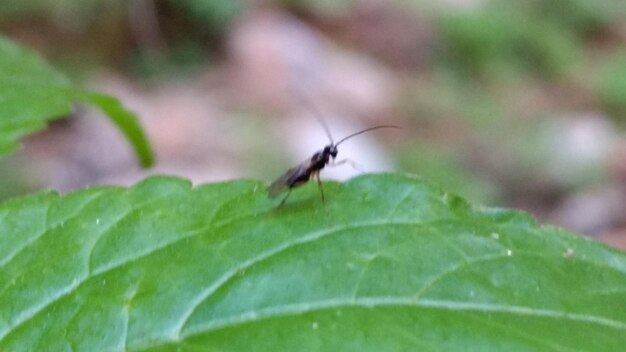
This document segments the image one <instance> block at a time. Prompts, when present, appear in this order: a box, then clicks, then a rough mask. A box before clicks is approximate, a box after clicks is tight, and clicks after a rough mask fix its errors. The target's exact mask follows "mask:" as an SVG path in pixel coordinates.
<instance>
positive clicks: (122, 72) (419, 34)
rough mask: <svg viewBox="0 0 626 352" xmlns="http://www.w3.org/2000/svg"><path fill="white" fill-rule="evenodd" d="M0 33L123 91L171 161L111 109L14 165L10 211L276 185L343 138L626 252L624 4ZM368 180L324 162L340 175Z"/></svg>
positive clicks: (5, 16) (394, 4)
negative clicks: (133, 135) (73, 195)
mask: <svg viewBox="0 0 626 352" xmlns="http://www.w3.org/2000/svg"><path fill="white" fill-rule="evenodd" d="M0 32H1V33H2V35H4V36H7V37H9V38H11V39H13V40H14V41H17V42H18V43H20V44H22V45H24V46H27V47H30V48H32V49H34V50H35V51H37V52H38V53H40V54H41V55H42V56H44V57H45V58H46V59H47V60H48V61H49V62H50V63H51V64H52V65H54V66H55V67H56V68H58V69H59V70H61V71H62V72H64V73H65V74H66V75H67V76H69V77H70V78H72V79H73V80H74V81H75V82H77V83H79V84H82V85H84V86H86V87H89V88H91V89H94V90H101V91H105V92H107V93H110V94H112V95H114V96H116V97H118V98H120V99H121V100H122V101H123V103H124V104H125V105H126V106H127V107H128V108H130V109H131V110H133V111H135V112H136V113H137V114H138V115H139V117H140V119H141V121H142V123H143V125H144V127H145V128H146V130H147V132H148V134H149V137H150V139H151V141H152V143H153V146H154V148H155V150H156V153H157V165H156V167H155V168H154V169H151V170H141V169H140V168H139V167H138V166H137V162H136V160H135V159H134V155H133V154H132V151H131V149H130V147H129V146H128V145H127V143H126V142H125V140H124V139H123V138H122V137H121V135H120V134H119V133H118V131H117V130H116V129H115V128H114V127H113V126H112V124H111V123H110V122H109V121H108V120H107V119H106V118H105V117H104V116H103V115H102V114H101V113H100V112H98V111H96V110H93V109H90V108H85V107H81V106H77V107H76V111H75V113H74V114H73V116H72V117H70V118H69V119H66V120H61V121H58V122H54V123H53V124H52V125H51V126H50V128H49V129H47V130H46V131H44V132H42V133H39V134H36V135H33V136H31V137H29V138H27V140H26V141H25V143H24V146H23V148H22V149H21V150H20V151H19V152H17V153H15V154H13V155H11V156H9V157H7V158H3V159H0V199H6V198H8V197H11V196H15V195H19V194H24V193H27V192H32V191H34V190H39V189H45V188H54V189H58V190H60V191H63V192H67V191H70V190H73V189H77V188H81V187H85V186H88V185H97V184H122V185H129V184H132V183H134V182H137V181H139V180H141V179H142V178H144V177H146V176H147V175H149V174H173V175H179V176H183V177H186V178H190V179H192V180H193V181H194V183H201V182H209V181H220V180H227V179H232V178H254V179H262V180H266V181H272V180H273V179H274V178H276V177H278V176H280V174H282V173H283V172H284V171H286V170H287V169H288V168H289V167H291V166H293V165H295V164H297V163H298V162H301V161H302V160H304V159H306V158H308V157H310V156H311V155H312V153H314V152H315V151H316V150H318V149H321V148H322V147H323V146H324V145H326V144H328V137H327V136H326V134H325V132H324V129H323V128H322V126H321V125H320V122H319V121H318V119H316V117H315V115H321V116H323V119H324V120H325V121H326V123H327V124H328V125H329V127H330V130H331V132H332V135H333V137H334V139H335V141H336V140H338V139H339V138H341V137H342V136H345V135H347V134H349V133H351V132H354V131H356V130H359V129H362V128H366V127H369V126H373V125H376V124H383V123H385V124H387V123H392V124H397V125H400V126H402V129H401V130H393V129H383V130H378V131H374V132H372V133H369V134H364V135H362V136H359V137H357V138H355V139H353V140H351V141H350V142H346V143H345V144H342V145H341V147H340V149H339V154H340V155H339V159H342V158H344V157H345V158H350V159H352V160H353V161H354V162H355V163H357V165H358V168H359V169H362V170H365V171H368V172H374V171H384V170H396V171H400V172H407V173H413V174H417V175H421V176H422V177H423V178H425V179H427V180H429V181H430V182H432V183H435V184H439V185H440V186H441V187H444V188H446V189H448V190H451V191H454V192H456V193H459V194H460V195H462V196H463V197H465V198H467V199H468V200H469V201H470V202H472V203H474V204H484V205H489V206H504V207H513V208H518V209H522V210H525V211H528V212H530V213H532V214H533V215H535V216H536V217H537V218H538V219H539V221H541V222H542V223H544V224H554V225H559V226H564V227H567V228H569V229H572V230H575V231H578V232H581V233H584V234H586V235H589V236H594V237H596V238H598V239H600V240H602V241H605V242H607V243H609V244H612V245H615V246H618V247H621V248H623V249H624V248H626V132H625V129H624V124H626V5H624V2H623V0H599V1H587V0H519V1H513V0H502V1H488V0H445V1H434V0H404V1H399V0H396V1H393V0H388V1H383V0H332V1H330V0H282V1H281V0H274V1H270V0H265V1H261V0H258V1H254V0H250V1H244V0H239V1H237V0H233V1H221V0H19V1H18V0H10V1H2V2H0ZM355 173H358V171H356V170H355V169H353V168H351V167H350V166H347V165H344V166H341V167H337V168H332V169H329V170H327V169H325V170H324V172H323V173H322V175H323V176H324V177H325V178H337V179H344V178H346V177H350V176H351V175H354V174H355Z"/></svg>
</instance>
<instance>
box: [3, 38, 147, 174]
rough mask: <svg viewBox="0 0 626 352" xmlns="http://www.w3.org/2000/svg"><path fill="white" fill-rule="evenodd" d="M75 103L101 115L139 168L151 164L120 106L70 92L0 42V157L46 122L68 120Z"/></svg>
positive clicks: (35, 61)
mask: <svg viewBox="0 0 626 352" xmlns="http://www.w3.org/2000/svg"><path fill="white" fill-rule="evenodd" d="M77 101H80V102H84V103H88V104H92V105H95V106H97V107H98V108H100V109H101V110H103V111H104V112H105V113H106V114H107V115H108V116H109V117H110V118H111V120H112V121H113V122H114V123H115V124H116V125H117V126H118V128H120V130H121V131H122V133H123V134H124V135H125V136H126V137H127V138H128V139H129V141H130V142H131V144H132V145H133V147H134V148H135V150H136V152H137V155H138V158H139V160H140V163H141V165H143V166H149V165H150V164H152V159H153V156H152V152H151V150H150V146H149V144H148V141H147V139H146V137H145V135H144V133H143V131H142V129H141V127H140V126H139V123H138V121H137V118H136V117H135V115H134V114H132V113H131V112H129V111H128V110H126V109H124V108H123V107H122V105H121V104H120V103H119V101H117V100H116V99H114V98H112V97H110V96H107V95H103V94H98V93H92V92H86V91H83V90H80V89H78V88H76V87H74V86H73V85H71V84H70V83H69V81H68V80H67V79H66V78H65V77H63V76H62V75H60V74H59V73H58V72H56V71H55V70H53V69H52V68H50V67H49V66H48V65H46V64H45V63H44V62H43V61H41V60H40V59H39V57H37V56H36V55H34V54H33V53H31V52H30V51H28V50H26V49H24V48H21V47H19V46H17V45H15V44H14V43H12V42H10V41H9V40H7V39H5V38H3V37H2V36H0V155H2V154H6V153H8V152H9V151H11V150H13V149H14V148H15V147H16V146H17V141H18V140H19V139H20V138H21V137H23V136H24V135H26V134H28V133H32V132H35V131H38V130H40V129H42V128H43V127H44V126H45V124H46V122H48V121H49V120H52V119H55V118H60V117H64V116H67V115H68V114H69V113H71V111H72V104H73V103H74V102H77Z"/></svg>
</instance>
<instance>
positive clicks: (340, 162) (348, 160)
mask: <svg viewBox="0 0 626 352" xmlns="http://www.w3.org/2000/svg"><path fill="white" fill-rule="evenodd" d="M343 164H348V165H350V166H351V167H352V168H353V169H355V170H356V171H360V172H365V170H363V168H362V167H361V166H360V165H359V164H357V163H355V162H354V160H352V159H343V160H339V161H337V162H332V163H329V164H328V166H332V167H335V166H340V165H343Z"/></svg>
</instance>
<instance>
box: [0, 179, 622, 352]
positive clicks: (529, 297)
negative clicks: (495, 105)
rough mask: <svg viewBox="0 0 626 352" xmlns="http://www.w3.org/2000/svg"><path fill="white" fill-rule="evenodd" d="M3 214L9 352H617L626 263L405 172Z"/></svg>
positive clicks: (113, 192)
mask: <svg viewBox="0 0 626 352" xmlns="http://www.w3.org/2000/svg"><path fill="white" fill-rule="evenodd" d="M325 187H326V188H325V189H326V194H327V201H326V203H324V204H322V203H321V201H320V199H319V194H318V191H317V189H316V185H315V184H313V183H311V184H308V185H306V186H303V187H302V188H300V189H298V190H295V191H294V192H292V196H291V198H290V199H289V200H288V202H287V203H286V204H285V206H284V207H282V208H276V203H277V201H274V202H271V201H269V200H268V199H267V197H266V196H265V192H264V190H263V188H264V187H263V185H262V184H261V183H259V182H254V181H233V182H227V183H221V184H208V185H203V186H200V187H197V188H191V185H190V184H189V183H188V182H187V181H184V180H180V179H176V178H163V177H160V178H151V179H148V180H146V181H144V182H142V183H140V184H138V185H136V186H134V187H132V188H128V189H123V188H94V189H89V190H85V191H81V192H77V193H72V194H69V195H66V196H63V197H60V196H58V195H57V194H54V193H44V194H38V195H34V196H30V197H26V198H20V199H15V200H13V201H11V202H8V203H5V204H3V205H1V206H0V317H1V319H0V349H1V350H6V351H16V352H19V351H41V350H50V351H62V350H73V351H199V350H202V351H251V350H254V351H287V350H292V351H296V350H301V351H347V350H351V351H411V350H432V351H443V350H446V351H459V350H474V351H475V350H494V351H496V350H499V351H503V350H506V351H510V350H515V351H537V350H576V351H617V350H620V349H621V348H623V346H625V345H626V310H624V309H620V307H622V306H623V303H624V302H625V301H626V255H625V254H624V253H621V252H618V251H616V250H613V249H610V248H608V247H606V246H604V245H601V244H599V243H596V242H594V241H590V240H588V239H585V238H583V237H579V236H576V235H573V234H571V233H568V232H566V231H563V230H559V229H555V228H542V227H538V226H537V225H536V224H535V223H534V222H533V220H532V219H530V218H529V217H528V216H526V215H524V214H520V213H517V212H513V211H508V210H501V209H484V208H479V209H477V208H472V207H470V206H469V205H468V204H467V203H466V202H465V201H463V200H462V199H460V198H458V197H456V196H454V195H452V194H448V193H445V192H442V191H439V190H436V189H433V188H432V187H430V186H428V185H426V184H424V183H423V182H422V181H420V180H418V179H416V178H413V177H409V176H403V175H393V174H387V175H366V176H362V177H358V178H355V179H352V180H350V181H348V182H346V183H344V184H339V183H334V182H328V183H325Z"/></svg>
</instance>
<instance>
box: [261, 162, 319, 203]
mask: <svg viewBox="0 0 626 352" xmlns="http://www.w3.org/2000/svg"><path fill="white" fill-rule="evenodd" d="M310 165H311V162H310V161H308V160H307V161H305V162H303V163H302V164H300V165H298V166H296V167H292V168H291V169H289V170H287V172H285V173H284V174H283V175H282V176H280V177H279V178H278V179H277V180H276V181H274V182H272V184H270V185H269V187H267V195H268V197H270V198H275V197H276V196H278V195H279V194H281V193H283V192H285V191H287V190H288V189H290V188H293V187H296V186H298V185H299V184H302V183H303V182H306V180H308V177H309V176H310V174H311V170H310ZM304 178H306V180H305V181H303V180H302V179H304Z"/></svg>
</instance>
